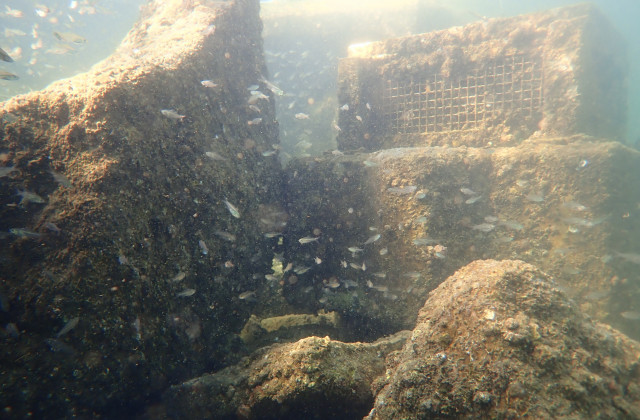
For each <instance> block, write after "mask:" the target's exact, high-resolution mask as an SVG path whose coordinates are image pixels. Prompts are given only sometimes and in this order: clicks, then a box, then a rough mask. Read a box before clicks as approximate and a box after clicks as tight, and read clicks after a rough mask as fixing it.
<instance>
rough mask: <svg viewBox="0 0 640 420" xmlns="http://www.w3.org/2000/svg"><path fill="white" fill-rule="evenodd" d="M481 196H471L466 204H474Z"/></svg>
mask: <svg viewBox="0 0 640 420" xmlns="http://www.w3.org/2000/svg"><path fill="white" fill-rule="evenodd" d="M481 198H482V196H481V195H478V196H476V197H471V198H469V199H467V201H465V204H473V203H475V202H476V201H478V200H480V199H481Z"/></svg>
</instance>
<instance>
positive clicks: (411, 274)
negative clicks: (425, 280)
mask: <svg viewBox="0 0 640 420" xmlns="http://www.w3.org/2000/svg"><path fill="white" fill-rule="evenodd" d="M403 276H405V277H409V278H410V279H413V280H418V279H419V278H420V277H422V274H420V272H419V271H409V272H408V273H404V274H403Z"/></svg>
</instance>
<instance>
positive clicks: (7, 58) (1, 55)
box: [0, 48, 13, 63]
mask: <svg viewBox="0 0 640 420" xmlns="http://www.w3.org/2000/svg"><path fill="white" fill-rule="evenodd" d="M0 60H2V61H6V62H7V63H13V58H11V56H10V55H9V54H7V52H6V51H5V50H3V49H2V48H0Z"/></svg>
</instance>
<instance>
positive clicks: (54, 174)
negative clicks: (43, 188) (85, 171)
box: [49, 169, 72, 188]
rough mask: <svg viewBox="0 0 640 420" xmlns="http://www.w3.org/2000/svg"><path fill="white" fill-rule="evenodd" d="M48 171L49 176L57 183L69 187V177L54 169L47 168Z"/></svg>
mask: <svg viewBox="0 0 640 420" xmlns="http://www.w3.org/2000/svg"><path fill="white" fill-rule="evenodd" d="M49 173H50V174H51V176H52V177H53V180H54V181H56V182H57V183H58V184H60V185H62V186H63V187H65V188H71V187H72V185H71V181H69V179H68V178H67V177H66V176H64V175H62V174H61V173H59V172H56V171H54V170H53V169H49Z"/></svg>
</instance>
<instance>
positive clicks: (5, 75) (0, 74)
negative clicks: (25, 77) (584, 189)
mask: <svg viewBox="0 0 640 420" xmlns="http://www.w3.org/2000/svg"><path fill="white" fill-rule="evenodd" d="M0 79H2V80H18V79H19V77H18V76H17V75H15V74H13V73H9V72H8V71H4V70H0Z"/></svg>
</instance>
